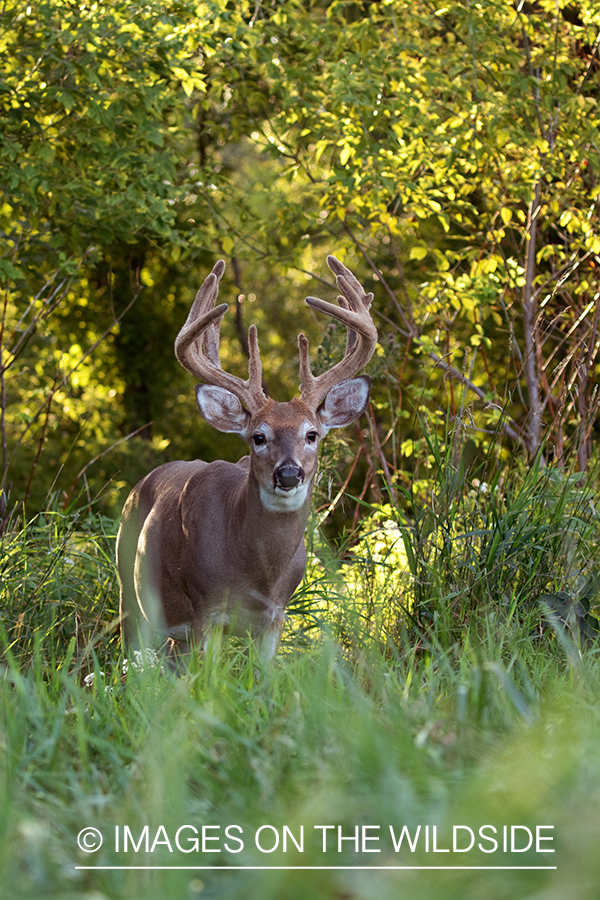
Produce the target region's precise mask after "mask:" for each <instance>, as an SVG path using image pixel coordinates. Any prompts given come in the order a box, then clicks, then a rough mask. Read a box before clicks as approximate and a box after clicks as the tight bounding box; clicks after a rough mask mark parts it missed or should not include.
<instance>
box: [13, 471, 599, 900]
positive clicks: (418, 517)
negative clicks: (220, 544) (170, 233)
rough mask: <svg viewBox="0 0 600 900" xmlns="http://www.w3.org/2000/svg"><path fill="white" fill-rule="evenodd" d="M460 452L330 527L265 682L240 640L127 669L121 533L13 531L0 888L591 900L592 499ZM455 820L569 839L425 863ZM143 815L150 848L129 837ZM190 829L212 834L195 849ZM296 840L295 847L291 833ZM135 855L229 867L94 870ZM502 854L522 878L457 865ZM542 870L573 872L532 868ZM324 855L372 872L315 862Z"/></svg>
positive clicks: (68, 520)
mask: <svg viewBox="0 0 600 900" xmlns="http://www.w3.org/2000/svg"><path fill="white" fill-rule="evenodd" d="M440 463H441V464H440V466H439V468H438V472H439V475H438V477H437V481H435V482H432V483H431V484H430V485H429V486H428V493H427V492H425V493H424V494H421V496H420V499H419V497H418V496H417V493H418V492H417V491H416V490H415V492H413V493H412V494H411V496H410V503H406V504H404V505H403V506H402V508H400V507H401V504H400V503H398V505H397V506H394V505H393V504H391V503H390V504H387V505H386V506H385V507H378V508H375V509H372V510H370V511H369V512H370V515H367V516H366V517H365V518H364V519H363V522H362V525H361V529H360V533H359V534H358V535H356V536H355V539H354V540H353V542H351V543H348V544H347V545H346V546H345V547H344V548H341V549H340V553H339V554H337V555H336V554H335V553H332V552H331V549H329V550H328V551H326V548H325V546H324V544H323V542H322V541H321V540H320V539H319V537H318V534H317V535H315V539H314V541H313V542H312V552H313V553H314V556H313V557H312V559H313V562H312V564H311V566H310V567H309V575H308V578H307V580H306V582H305V583H304V585H303V586H302V588H301V590H300V591H299V593H298V595H297V597H296V598H295V600H294V602H293V604H292V607H291V609H292V613H293V614H294V615H293V616H292V618H291V626H290V629H289V631H288V633H287V636H286V639H285V641H284V643H283V645H282V649H281V652H280V654H279V656H278V658H277V660H276V662H275V664H274V666H273V667H272V669H270V670H267V671H265V670H264V669H262V668H261V667H260V663H259V661H258V658H257V656H256V654H255V652H254V648H253V647H252V646H250V647H243V646H239V645H236V644H234V643H226V644H225V647H224V650H223V652H222V654H221V655H220V656H219V658H218V659H215V660H210V663H209V662H207V663H201V661H200V660H198V659H194V660H192V661H191V662H190V665H189V671H188V672H186V674H184V675H183V676H181V677H175V676H174V675H173V673H171V672H170V671H169V670H168V669H163V668H162V667H161V664H160V660H159V661H158V663H157V664H155V665H153V664H152V663H153V662H154V660H153V659H152V657H151V655H146V657H145V658H143V657H142V658H139V659H135V658H134V659H130V660H129V661H128V663H127V667H126V668H127V674H126V675H124V659H123V651H122V649H121V647H120V643H119V639H118V632H117V630H116V627H115V617H116V604H117V584H116V580H115V573H114V556H113V554H114V534H115V530H116V529H115V523H112V522H110V521H108V520H106V519H101V518H99V517H94V516H91V515H90V514H89V512H88V513H85V514H80V515H75V516H74V515H69V516H65V515H61V514H59V513H57V512H49V513H46V514H44V516H43V517H38V518H36V519H35V520H34V521H33V522H31V523H27V524H23V523H13V525H12V528H10V529H9V530H8V531H7V532H6V534H5V535H4V536H3V538H2V559H1V562H0V600H1V604H2V624H3V639H2V641H3V643H2V666H3V668H2V672H1V677H0V704H1V715H0V867H1V871H2V876H3V879H2V888H1V893H2V896H6V897H8V898H19V900H21V898H23V900H25V898H26V900H29V898H34V897H35V898H39V897H50V898H52V897H56V898H61V900H70V898H73V900H75V898H77V900H84V898H86V900H101V898H110V900H113V898H114V900H137V898H140V900H152V898H157V900H158V898H161V900H163V898H166V900H170V898H177V900H179V898H188V897H189V898H194V897H197V896H200V895H201V896H205V897H214V898H221V897H223V898H236V897H240V898H242V897H243V898H248V900H253V898H256V900H259V898H260V900H268V898H273V900H287V898H289V900H293V898H296V897H297V898H303V900H305V898H307V897H308V898H311V900H312V898H317V900H318V898H324V900H325V898H326V900H338V898H342V897H343V898H363V897H364V898H371V897H373V896H375V895H376V896H378V897H382V898H387V897H390V898H398V897H410V898H414V897H415V898H420V897H423V898H425V897H426V898H433V900H435V898H443V900H450V898H454V897H456V898H457V900H458V898H461V900H463V898H478V897H485V898H489V900H496V898H498V900H500V898H507V900H508V898H510V900H515V898H526V897H531V898H533V897H536V898H544V900H550V898H557V900H558V898H561V900H562V898H565V897H569V898H574V900H585V898H590V900H591V898H595V897H597V895H598V885H599V884H600V856H599V855H598V853H597V850H596V848H597V845H598V841H599V840H600V824H599V823H600V814H599V813H600V787H599V782H598V771H599V762H600V759H599V757H600V700H599V699H598V698H599V697H600V691H599V688H600V671H599V668H600V667H599V665H598V651H597V646H596V643H595V640H594V638H593V635H592V637H591V638H590V636H589V634H587V633H585V630H582V628H581V627H580V625H581V622H582V614H581V612H579V613H578V612H577V609H578V607H577V604H578V603H581V599H582V598H583V597H584V594H585V596H586V597H587V598H588V599H591V600H592V604H593V602H594V598H593V596H592V588H591V587H590V586H591V585H593V583H594V573H595V570H596V567H597V562H596V560H597V543H598V542H597V514H596V512H595V510H596V508H597V507H596V500H595V497H594V492H593V491H592V489H591V488H590V487H582V486H581V485H580V483H579V479H578V478H570V477H568V476H567V475H565V474H564V473H561V472H558V471H552V470H536V469H533V470H532V471H530V472H517V473H515V474H513V475H511V476H510V478H509V477H507V476H504V477H500V476H498V477H496V478H495V479H494V478H490V480H489V482H488V483H487V485H486V488H483V487H482V483H484V482H483V478H482V477H481V474H480V481H479V482H476V481H474V480H473V479H472V478H469V477H468V475H467V473H465V472H463V471H462V470H461V469H460V466H458V467H457V466H454V467H452V465H451V460H444V459H441V460H440ZM559 592H562V597H561V598H559V599H560V603H558V604H557V605H556V606H555V608H553V607H552V600H551V599H550V600H549V599H548V598H552V597H558V594H559ZM544 598H546V599H545V600H544ZM565 598H567V599H565ZM561 603H562V606H561V605H560V604H561ZM571 613H572V614H571ZM234 825H235V826H238V827H239V829H242V831H241V832H240V831H236V829H233V832H230V834H234V835H237V836H239V835H240V834H241V836H242V838H243V841H244V847H243V849H242V850H241V851H240V852H239V853H238V852H234V851H235V850H236V849H237V848H238V847H239V843H237V842H235V841H234V840H233V839H229V840H227V839H226V837H225V829H226V828H227V827H228V826H234ZM325 825H327V826H333V829H330V830H328V831H327V832H326V835H327V850H326V852H324V851H323V849H322V840H323V835H322V831H321V830H320V829H319V828H315V826H325ZM458 825H461V826H468V827H469V828H471V829H472V830H473V831H474V832H475V833H477V831H478V829H479V828H480V827H481V826H485V825H492V826H494V827H495V828H496V829H497V832H498V835H502V833H503V828H504V826H507V827H509V826H521V827H522V828H521V831H520V832H519V834H520V835H521V836H522V835H525V834H526V832H525V831H523V828H529V829H530V830H533V831H534V830H535V827H536V826H553V827H554V829H553V831H546V832H544V833H545V834H546V835H547V834H552V835H553V837H554V841H553V843H552V844H550V845H548V844H546V845H544V846H546V847H547V846H551V847H552V848H554V849H555V851H556V852H555V853H553V854H551V853H539V852H534V850H535V848H534V849H533V850H529V851H527V852H522V853H521V852H514V853H511V852H506V853H504V852H502V850H499V851H498V852H496V853H494V854H486V853H484V852H483V851H481V850H478V849H477V848H476V847H475V848H474V849H473V850H472V851H469V852H464V853H461V852H451V853H442V852H439V853H434V852H433V850H432V847H431V844H430V847H429V850H428V851H426V849H425V844H424V839H423V836H424V833H425V828H426V826H427V827H428V829H429V835H430V838H431V836H432V834H433V827H434V826H435V827H436V829H437V832H436V838H437V846H438V848H448V847H451V843H452V826H458ZM125 826H128V828H129V829H130V832H131V834H132V835H133V838H134V839H135V841H136V843H137V842H138V841H140V840H141V844H140V849H139V851H137V852H136V851H135V850H134V849H132V847H131V846H129V849H128V852H127V853H125V852H124V851H123V840H124V828H125ZM146 826H147V827H148V832H147V833H148V836H149V846H150V847H151V845H152V843H153V841H154V840H155V839H156V838H157V837H158V840H159V842H158V843H157V844H156V847H155V849H154V852H148V853H146V852H145V849H144V840H143V835H144V831H143V829H144V828H145V827H146ZM160 826H162V827H163V829H162V830H160ZM181 826H193V828H195V829H196V830H197V831H198V832H201V830H202V827H203V826H204V827H205V830H206V834H207V835H209V836H210V837H215V836H218V840H214V841H213V842H210V841H209V842H208V849H207V850H206V852H198V853H197V852H191V853H184V852H182V851H181V850H178V849H177V847H176V846H175V835H176V833H177V830H178V829H179V828H180V827H181ZM208 826H210V827H208ZM263 826H266V827H263ZM284 826H287V829H289V831H288V833H287V834H288V846H287V849H286V852H283V848H282V846H281V843H280V846H279V848H278V849H277V850H274V851H273V852H272V853H270V852H261V850H260V849H259V848H258V847H257V846H256V845H255V839H254V836H255V834H256V832H257V830H258V829H260V828H261V827H263V831H262V832H260V833H261V834H262V836H263V837H262V839H263V844H262V846H263V848H265V849H268V848H270V847H271V846H272V843H273V840H274V836H275V831H274V829H276V831H277V834H278V835H279V839H280V842H282V841H283V834H284ZM363 826H369V827H368V828H367V831H366V832H365V834H366V836H367V837H370V838H379V841H376V840H373V841H371V842H369V841H367V842H366V844H365V848H366V850H367V851H368V849H374V848H375V849H379V850H380V851H381V852H379V853H375V852H372V853H371V852H362V850H361V849H360V847H359V852H355V848H354V845H353V841H351V840H345V841H343V842H342V844H341V851H340V852H338V842H337V841H338V832H337V829H338V827H341V828H342V837H347V838H351V837H353V835H354V833H355V828H356V827H358V828H359V830H360V829H361V828H362V827H363ZM390 826H392V828H393V829H394V832H395V834H396V835H399V833H400V831H401V829H402V826H406V827H407V828H408V829H409V831H410V834H411V839H414V837H415V835H416V829H417V828H418V827H419V826H420V827H421V830H422V831H421V838H420V840H419V843H418V845H417V847H416V849H415V851H414V852H411V850H410V848H409V847H408V846H407V843H406V839H405V840H404V844H403V847H402V849H401V850H400V851H399V852H395V850H394V846H393V841H392V838H391V834H390ZM87 827H94V828H96V829H98V830H99V831H100V832H101V834H102V836H103V839H104V843H103V845H102V847H101V849H99V850H98V851H97V852H95V853H85V852H83V851H82V850H80V849H79V848H78V844H77V837H78V835H79V834H80V832H81V831H82V829H84V828H87ZM116 827H118V828H119V835H120V849H119V851H118V852H117V850H116V849H115V828H116ZM302 828H303V829H304V832H303V833H304V846H303V851H302V852H300V851H299V850H298V849H297V848H296V847H295V845H294V843H293V842H292V840H291V837H289V835H290V834H291V835H293V836H294V837H295V839H296V841H299V840H300V835H301V833H302ZM181 834H182V835H183V840H185V838H189V837H190V836H193V834H194V832H193V831H192V828H191V827H190V828H188V829H186V830H184V831H183V832H182V833H181ZM359 834H360V831H359ZM460 834H461V835H462V836H463V837H464V836H465V835H467V832H466V830H463V831H462V832H460ZM167 839H168V840H169V841H170V844H171V848H172V852H171V851H170V849H169V846H168V844H167V843H166V841H167ZM160 841H162V843H161V842H160ZM226 841H227V843H228V844H229V849H227V848H226V847H225V843H226ZM183 846H184V848H185V847H186V846H187V847H190V846H191V845H190V844H187V845H186V844H185V843H184V844H183ZM484 846H486V847H489V844H488V845H485V844H484ZM116 865H121V866H123V865H129V866H148V865H153V866H159V865H162V866H188V867H189V866H198V867H201V866H219V865H220V866H225V867H226V868H225V869H224V870H210V869H197V870H191V869H187V870H183V869H170V870H164V869H155V870H154V871H148V870H143V869H139V868H138V869H131V870H128V871H125V870H122V869H113V870H104V869H99V868H98V867H99V866H116ZM442 865H446V866H451V867H452V868H451V870H449V871H446V870H442V869H439V868H438V869H437V870H427V869H415V868H406V869H401V870H398V869H396V870H393V869H389V868H385V867H393V866H409V867H415V866H421V867H423V866H438V867H439V866H442ZM486 865H488V866H489V865H496V866H518V867H520V868H517V869H515V870H513V869H510V870H509V869H505V870H502V871H498V870H496V871H489V870H484V869H477V868H472V869H469V870H467V869H461V868H459V867H460V866H486ZM540 865H542V866H543V865H546V866H548V865H555V866H557V868H556V869H555V870H554V869H552V870H548V869H546V870H541V869H537V870H535V869H528V868H526V867H527V866H540ZM80 866H93V867H96V868H94V869H85V868H78V867H80ZM236 866H243V867H245V868H244V869H243V870H239V869H236V868H234V867H236ZM257 866H260V867H268V868H267V869H266V870H263V869H256V868H250V867H257ZM277 866H280V867H288V868H283V869H277V868H275V867H277ZM291 866H302V867H304V868H302V869H301V870H298V869H291V868H289V867H291ZM323 866H330V867H340V866H353V867H355V868H353V869H341V868H331V869H328V870H325V869H323V868H320V869H314V868H312V869H311V868H308V867H323ZM356 866H363V867H364V866H369V867H376V870H372V871H368V870H365V869H358V868H356Z"/></svg>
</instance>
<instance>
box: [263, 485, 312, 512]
mask: <svg viewBox="0 0 600 900" xmlns="http://www.w3.org/2000/svg"><path fill="white" fill-rule="evenodd" d="M307 493H308V484H307V483H306V482H305V483H304V484H299V485H298V487H294V488H290V489H289V490H287V491H286V490H285V489H284V488H280V487H276V488H266V487H264V485H262V484H261V486H260V500H261V503H262V505H263V506H264V508H265V509H268V510H269V512H295V511H296V510H297V509H300V507H301V506H304V502H305V500H306V495H307Z"/></svg>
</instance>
